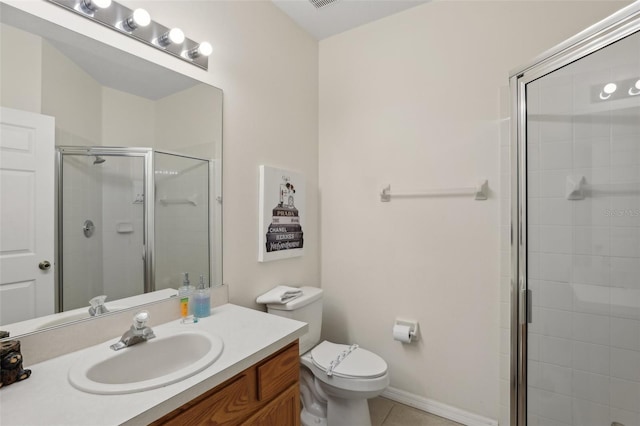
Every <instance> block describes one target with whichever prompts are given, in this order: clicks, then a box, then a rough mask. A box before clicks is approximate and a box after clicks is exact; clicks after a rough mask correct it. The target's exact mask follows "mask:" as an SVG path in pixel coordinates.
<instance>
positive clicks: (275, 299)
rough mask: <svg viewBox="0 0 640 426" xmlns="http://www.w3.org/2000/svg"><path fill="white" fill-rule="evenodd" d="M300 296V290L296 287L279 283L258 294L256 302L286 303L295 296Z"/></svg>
mask: <svg viewBox="0 0 640 426" xmlns="http://www.w3.org/2000/svg"><path fill="white" fill-rule="evenodd" d="M300 296H302V290H300V289H299V288H297V287H288V286H286V285H279V286H278V287H276V288H274V289H271V290H269V291H268V292H266V293H265V294H263V295H261V296H258V298H257V299H256V303H260V304H263V305H266V304H268V303H287V302H289V301H290V300H293V299H295V298H296V297H300Z"/></svg>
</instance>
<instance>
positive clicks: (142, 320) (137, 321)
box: [133, 311, 149, 330]
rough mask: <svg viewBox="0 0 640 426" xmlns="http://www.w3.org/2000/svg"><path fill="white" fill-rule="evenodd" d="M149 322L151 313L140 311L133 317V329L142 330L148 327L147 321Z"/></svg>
mask: <svg viewBox="0 0 640 426" xmlns="http://www.w3.org/2000/svg"><path fill="white" fill-rule="evenodd" d="M148 320H149V312H148V311H140V312H138V313H137V314H136V315H135V316H134V317H133V328H135V329H136V330H142V329H143V328H145V327H146V325H147V321H148Z"/></svg>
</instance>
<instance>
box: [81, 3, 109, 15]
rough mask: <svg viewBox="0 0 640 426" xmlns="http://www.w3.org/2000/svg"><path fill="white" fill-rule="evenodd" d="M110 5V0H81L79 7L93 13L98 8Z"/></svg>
mask: <svg viewBox="0 0 640 426" xmlns="http://www.w3.org/2000/svg"><path fill="white" fill-rule="evenodd" d="M109 6H111V0H82V1H81V2H80V7H81V8H82V9H83V10H84V11H85V12H88V13H93V12H95V11H97V10H98V9H106V8H107V7H109Z"/></svg>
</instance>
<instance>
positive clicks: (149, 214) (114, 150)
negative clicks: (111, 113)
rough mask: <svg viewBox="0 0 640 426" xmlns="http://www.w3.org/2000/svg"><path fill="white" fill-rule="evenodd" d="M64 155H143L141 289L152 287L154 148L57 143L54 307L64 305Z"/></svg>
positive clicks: (147, 290)
mask: <svg viewBox="0 0 640 426" xmlns="http://www.w3.org/2000/svg"><path fill="white" fill-rule="evenodd" d="M64 155H80V156H91V157H92V156H117V157H142V158H143V159H144V169H143V176H144V184H143V187H144V191H145V195H144V204H143V214H142V215H143V220H144V232H143V242H142V243H143V250H142V251H143V255H144V292H145V293H149V292H151V291H153V290H155V289H154V282H155V281H154V280H155V277H154V274H155V257H154V255H153V249H154V228H155V225H154V210H153V206H152V205H150V203H149V200H155V194H154V192H155V185H154V179H153V178H154V176H153V171H154V167H153V149H152V148H138V147H134V148H124V147H102V146H93V147H86V146H83V147H78V146H57V147H56V188H57V191H58V193H57V197H56V203H57V206H56V212H57V215H58V219H57V223H58V226H57V239H58V244H57V249H58V253H57V254H56V262H57V265H58V275H57V278H58V283H57V289H58V294H57V305H58V306H57V307H56V311H57V312H61V311H62V306H63V292H64V290H63V288H62V285H61V283H63V282H64V281H63V274H64V265H63V264H62V253H63V251H62V248H63V247H62V244H63V243H62V240H63V238H62V232H63V215H62V206H63V202H62V201H63V200H62V197H63V191H62V172H63V170H62V169H63V163H62V157H63V156H64Z"/></svg>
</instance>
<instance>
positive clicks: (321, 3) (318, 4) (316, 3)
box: [309, 0, 338, 9]
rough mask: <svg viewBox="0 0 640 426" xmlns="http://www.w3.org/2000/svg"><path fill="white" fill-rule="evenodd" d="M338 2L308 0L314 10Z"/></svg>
mask: <svg viewBox="0 0 640 426" xmlns="http://www.w3.org/2000/svg"><path fill="white" fill-rule="evenodd" d="M337 1H338V0H309V3H311V4H312V5H313V6H314V7H315V8H316V9H322V8H323V7H325V6H329V5H330V4H333V3H336V2H337Z"/></svg>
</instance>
